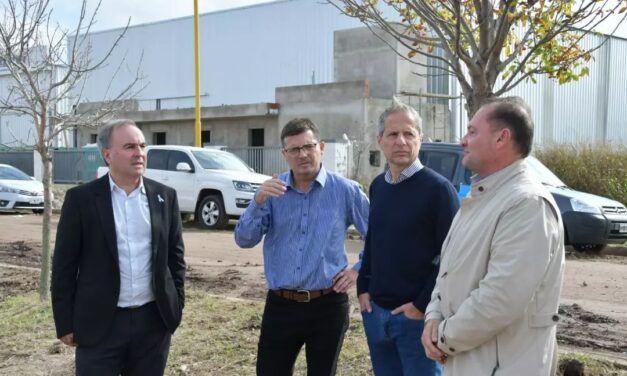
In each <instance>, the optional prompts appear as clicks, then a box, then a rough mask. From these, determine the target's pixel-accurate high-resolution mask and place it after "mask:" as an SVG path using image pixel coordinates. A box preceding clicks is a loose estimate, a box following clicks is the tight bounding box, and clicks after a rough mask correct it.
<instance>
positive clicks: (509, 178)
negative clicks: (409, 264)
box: [422, 97, 564, 376]
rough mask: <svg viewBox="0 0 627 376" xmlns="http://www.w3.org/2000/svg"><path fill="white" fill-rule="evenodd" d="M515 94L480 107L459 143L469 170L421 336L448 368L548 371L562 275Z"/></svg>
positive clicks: (554, 217)
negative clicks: (469, 184) (469, 182)
mask: <svg viewBox="0 0 627 376" xmlns="http://www.w3.org/2000/svg"><path fill="white" fill-rule="evenodd" d="M532 140H533V121H532V119H531V113H530V111H529V109H528V107H527V105H526V104H525V103H524V102H523V101H522V100H521V99H520V98H512V97H510V98H500V99H494V100H492V101H491V102H490V103H488V104H486V105H484V106H483V107H481V109H480V110H479V111H478V112H477V113H476V114H475V116H474V117H473V118H472V120H471V121H470V123H469V125H468V133H467V134H466V136H464V138H463V139H462V141H461V145H462V147H463V148H464V160H463V163H464V165H465V166H466V167H467V168H469V169H471V170H472V171H473V172H475V173H476V175H475V176H474V177H473V183H472V187H471V193H470V194H469V196H468V197H467V198H466V199H464V201H463V202H462V205H461V209H460V210H459V212H458V213H457V215H456V217H455V219H454V220H453V224H452V225H451V229H450V231H449V234H448V236H447V238H446V240H445V241H444V245H443V247H442V260H441V263H440V271H439V274H438V278H437V281H436V286H435V288H434V290H433V293H432V295H431V302H430V303H429V305H428V306H427V309H426V324H425V329H424V332H423V335H422V343H423V346H424V347H425V351H426V352H427V356H428V357H430V358H431V359H435V360H438V361H440V362H441V363H443V364H444V374H445V375H521V376H522V375H525V376H526V375H542V376H545V375H549V374H551V373H552V372H553V371H552V367H553V362H554V361H556V359H554V357H555V356H556V339H555V331H556V324H557V321H559V316H558V314H557V311H558V305H559V304H558V303H559V295H560V291H561V285H562V279H563V273H564V245H563V244H564V233H563V228H562V219H561V216H560V212H559V210H558V208H557V205H556V204H555V202H554V201H553V198H552V196H551V195H550V193H548V192H547V191H546V190H545V189H544V188H543V187H542V185H541V184H540V183H539V182H538V181H536V180H535V179H534V178H533V177H532V176H531V175H530V172H529V170H528V167H527V164H526V162H525V160H524V158H525V157H527V156H528V155H529V152H530V151H531V144H532Z"/></svg>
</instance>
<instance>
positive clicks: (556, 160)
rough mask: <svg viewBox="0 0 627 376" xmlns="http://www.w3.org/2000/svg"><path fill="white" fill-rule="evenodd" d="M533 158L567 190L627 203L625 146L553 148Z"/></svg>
mask: <svg viewBox="0 0 627 376" xmlns="http://www.w3.org/2000/svg"><path fill="white" fill-rule="evenodd" d="M534 155H535V156H536V157H537V158H538V159H539V160H540V161H541V162H542V163H544V164H545V165H546V166H547V167H548V168H549V169H550V170H551V171H553V172H554V173H555V175H557V176H558V177H559V178H560V179H561V180H562V181H563V182H564V183H566V185H568V186H569V187H571V188H573V189H576V190H579V191H583V192H589V193H593V194H596V195H601V196H606V197H609V198H611V199H613V200H616V201H618V202H621V203H623V204H627V147H625V146H620V145H611V144H609V145H555V146H549V147H544V148H542V149H539V150H536V151H535V153H534Z"/></svg>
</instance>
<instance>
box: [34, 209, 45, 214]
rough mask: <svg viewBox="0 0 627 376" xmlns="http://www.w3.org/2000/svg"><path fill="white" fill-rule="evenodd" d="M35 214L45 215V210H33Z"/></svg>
mask: <svg viewBox="0 0 627 376" xmlns="http://www.w3.org/2000/svg"><path fill="white" fill-rule="evenodd" d="M33 213H35V214H44V210H43V209H33Z"/></svg>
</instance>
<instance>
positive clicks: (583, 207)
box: [570, 198, 601, 214]
mask: <svg viewBox="0 0 627 376" xmlns="http://www.w3.org/2000/svg"><path fill="white" fill-rule="evenodd" d="M570 206H572V207H573V210H574V211H578V212H582V213H592V214H601V209H600V208H598V207H596V206H591V205H588V204H586V203H585V202H583V201H580V200H577V199H576V198H571V199H570Z"/></svg>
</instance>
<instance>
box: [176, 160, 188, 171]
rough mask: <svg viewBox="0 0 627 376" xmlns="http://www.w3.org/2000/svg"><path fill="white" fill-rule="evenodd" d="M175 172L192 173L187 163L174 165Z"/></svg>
mask: <svg viewBox="0 0 627 376" xmlns="http://www.w3.org/2000/svg"><path fill="white" fill-rule="evenodd" d="M176 171H181V172H192V168H191V167H190V166H189V163H187V162H179V163H177V164H176Z"/></svg>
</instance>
